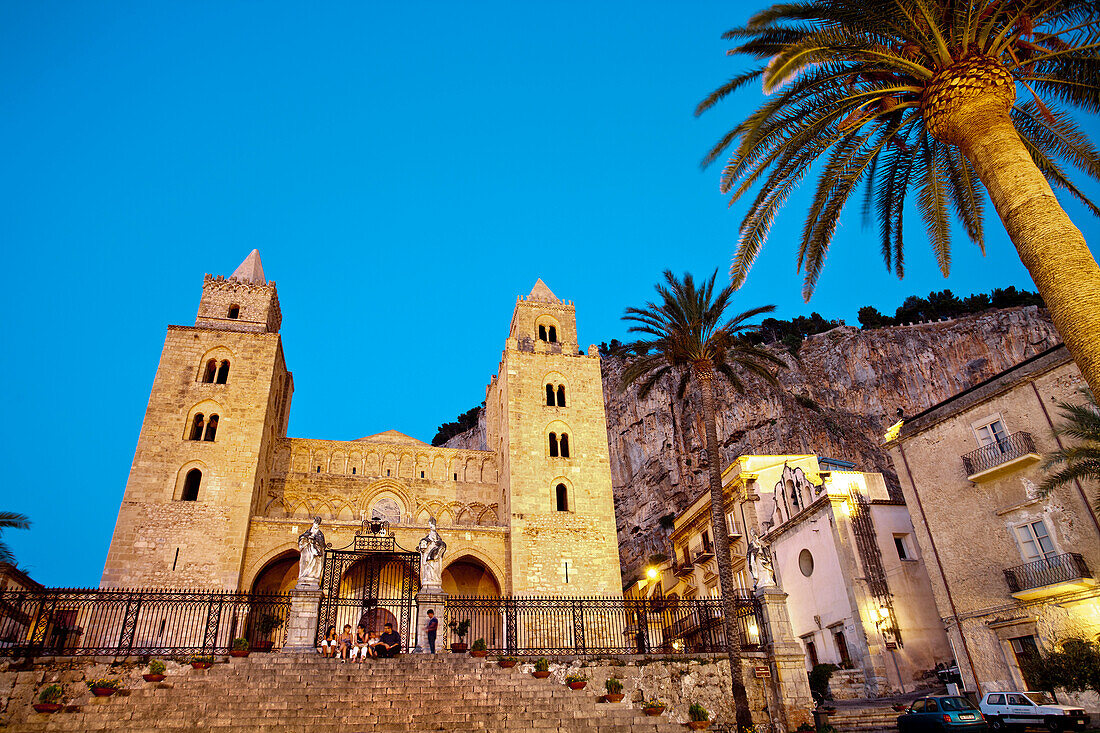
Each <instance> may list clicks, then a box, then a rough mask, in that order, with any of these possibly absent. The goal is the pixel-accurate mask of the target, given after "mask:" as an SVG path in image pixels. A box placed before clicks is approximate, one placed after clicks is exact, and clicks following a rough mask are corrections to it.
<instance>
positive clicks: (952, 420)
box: [889, 346, 1100, 712]
mask: <svg viewBox="0 0 1100 733" xmlns="http://www.w3.org/2000/svg"><path fill="white" fill-rule="evenodd" d="M1082 387H1084V380H1083V379H1082V378H1081V373H1080V372H1079V371H1078V369H1077V367H1076V366H1075V365H1074V364H1073V362H1072V361H1071V360H1070V356H1069V353H1068V352H1067V351H1066V350H1065V347H1064V346H1057V347H1055V348H1053V349H1050V350H1048V351H1046V352H1043V353H1042V354H1039V355H1037V356H1034V357H1032V358H1031V359H1028V360H1026V361H1024V362H1022V363H1020V364H1018V365H1017V366H1015V367H1013V368H1011V369H1009V370H1007V371H1004V372H1002V373H1001V374H998V375H997V376H995V377H993V378H991V379H989V380H987V381H985V382H983V383H981V384H978V385H976V386H975V387H972V388H970V389H968V390H965V391H964V392H961V393H959V394H957V395H955V396H954V397H952V398H950V399H948V400H945V401H944V402H941V403H940V404H938V405H935V406H933V407H931V408H929V409H928V410H925V411H924V412H922V413H920V414H919V415H916V416H914V417H912V418H909V419H907V420H906V421H905V422H904V424H903V425H902V426H901V427H900V432H898V431H895V432H897V436H896V438H895V439H894V440H892V441H891V442H890V444H889V445H890V452H891V456H892V458H893V461H894V464H895V465H896V466H897V468H898V474H899V476H900V478H901V483H902V490H903V491H904V492H905V500H906V503H908V504H909V506H910V507H911V508H912V511H913V516H914V520H915V523H916V526H917V540H918V543H919V545H920V548H921V552H922V553H923V554H924V556H925V557H926V558H927V559H928V563H929V571H930V576H931V580H932V589H933V592H934V594H935V598H936V605H937V607H938V609H939V613H940V615H941V616H942V617H943V618H944V621H945V622H946V624H947V628H948V634H949V636H950V639H951V641H952V644H953V646H954V649H955V652H956V659H957V660H958V666H959V670H960V673H961V674H962V678H963V681H964V685H965V687H966V688H967V689H970V690H975V691H978V692H980V693H985V692H988V691H991V690H1001V689H1009V690H1013V689H1018V690H1023V689H1027V682H1026V681H1025V680H1024V678H1023V676H1022V675H1021V673H1020V660H1021V659H1022V658H1023V657H1024V656H1025V655H1028V654H1035V653H1039V652H1040V651H1041V650H1049V649H1051V648H1054V647H1056V646H1057V645H1058V644H1059V643H1060V642H1062V641H1064V640H1065V639H1069V638H1074V637H1084V638H1088V639H1095V638H1097V636H1098V635H1100V587H1098V586H1097V582H1096V580H1095V578H1094V569H1096V568H1100V523H1098V520H1097V511H1096V507H1095V506H1094V505H1093V504H1090V501H1089V498H1090V497H1092V498H1093V499H1094V500H1095V496H1096V491H1097V487H1096V486H1095V485H1082V484H1077V483H1074V484H1070V485H1068V486H1064V487H1062V488H1059V489H1057V490H1056V491H1054V492H1053V493H1052V494H1050V495H1049V496H1047V497H1045V498H1044V497H1042V496H1040V495H1039V494H1038V492H1037V491H1036V486H1037V485H1038V484H1040V483H1041V482H1042V480H1043V478H1044V475H1045V474H1044V471H1043V468H1042V455H1043V454H1044V453H1047V452H1050V451H1053V450H1056V449H1057V447H1058V439H1056V438H1055V437H1054V435H1053V432H1052V428H1053V427H1054V425H1055V422H1056V421H1057V420H1058V419H1059V415H1058V408H1057V405H1056V404H1055V403H1056V402H1057V401H1062V402H1080V401H1081V396H1080V393H1079V392H1078V390H1079V389H1081V388H1082ZM1079 702H1080V703H1081V704H1082V705H1084V706H1085V707H1089V708H1091V709H1092V710H1093V712H1095V711H1096V710H1097V709H1098V707H1100V706H1098V705H1097V700H1096V696H1095V695H1094V694H1087V695H1084V696H1082V699H1080V700H1079Z"/></svg>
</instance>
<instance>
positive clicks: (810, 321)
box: [746, 313, 844, 354]
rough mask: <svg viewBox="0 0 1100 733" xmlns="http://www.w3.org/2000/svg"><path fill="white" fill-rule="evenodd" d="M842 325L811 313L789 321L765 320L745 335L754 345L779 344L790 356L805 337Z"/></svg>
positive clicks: (841, 322)
mask: <svg viewBox="0 0 1100 733" xmlns="http://www.w3.org/2000/svg"><path fill="white" fill-rule="evenodd" d="M842 325H844V322H843V321H827V320H825V319H824V318H822V317H821V314H820V313H811V314H810V315H809V317H807V316H796V317H795V318H792V319H791V320H789V321H783V320H780V319H778V318H765V319H764V320H763V321H761V322H760V328H759V329H758V330H757V331H756V332H755V333H750V334H748V335H747V337H746V338H747V340H748V341H749V342H750V343H754V344H774V343H775V342H777V341H778V342H781V343H782V344H783V345H784V346H786V347H787V350H788V351H790V352H791V353H792V354H797V353H798V347H799V346H801V345H802V341H803V340H804V339H805V338H806V337H807V336H812V335H814V334H815V333H825V332H826V331H829V330H832V329H834V328H836V327H837V326H842Z"/></svg>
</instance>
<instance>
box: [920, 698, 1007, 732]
mask: <svg viewBox="0 0 1100 733" xmlns="http://www.w3.org/2000/svg"><path fill="white" fill-rule="evenodd" d="M986 730H989V726H988V725H986V722H985V717H984V716H983V715H982V713H981V711H980V710H978V708H976V707H974V703H972V702H970V701H969V700H967V699H966V698H965V697H958V696H955V695H931V696H929V697H921V698H918V699H916V700H914V701H913V704H912V705H910V706H909V709H908V710H906V711H905V712H904V713H902V714H901V715H900V716H899V717H898V733H926V732H929V731H935V732H936V733H940V732H941V731H952V732H953V733H964V731H965V733H980V732H981V731H986Z"/></svg>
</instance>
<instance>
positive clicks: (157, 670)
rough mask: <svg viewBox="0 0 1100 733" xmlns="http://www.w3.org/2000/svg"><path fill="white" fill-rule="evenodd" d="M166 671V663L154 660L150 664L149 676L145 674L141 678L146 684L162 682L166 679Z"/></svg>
mask: <svg viewBox="0 0 1100 733" xmlns="http://www.w3.org/2000/svg"><path fill="white" fill-rule="evenodd" d="M165 669H167V668H166V667H165V666H164V662H162V661H160V660H159V659H154V660H153V661H151V662H149V674H143V675H142V676H141V678H142V679H143V680H145V681H146V682H160V681H161V680H163V679H164V671H165Z"/></svg>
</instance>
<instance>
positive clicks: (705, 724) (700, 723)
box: [688, 720, 710, 730]
mask: <svg viewBox="0 0 1100 733" xmlns="http://www.w3.org/2000/svg"><path fill="white" fill-rule="evenodd" d="M709 727H710V721H709V720H689V721H688V728H691V729H692V730H706V729H707V728H709Z"/></svg>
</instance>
